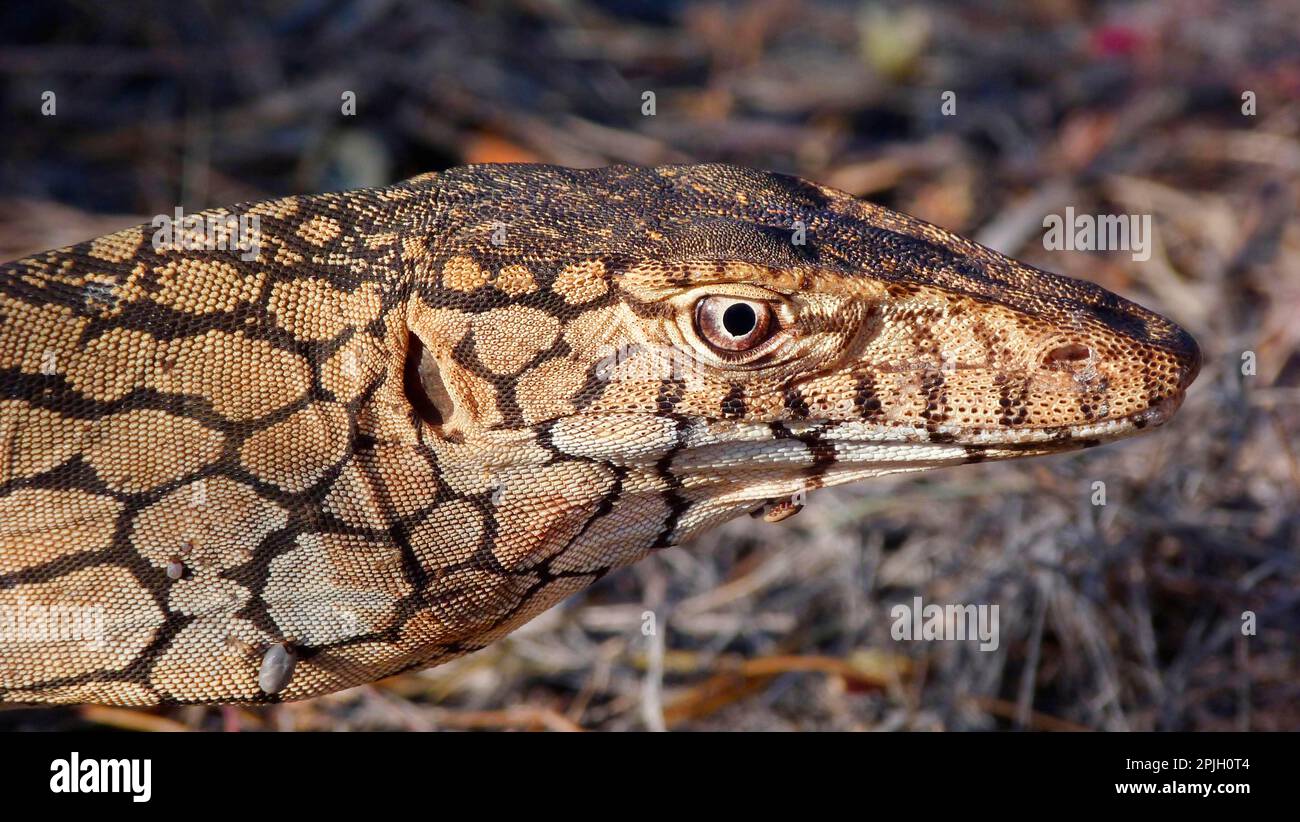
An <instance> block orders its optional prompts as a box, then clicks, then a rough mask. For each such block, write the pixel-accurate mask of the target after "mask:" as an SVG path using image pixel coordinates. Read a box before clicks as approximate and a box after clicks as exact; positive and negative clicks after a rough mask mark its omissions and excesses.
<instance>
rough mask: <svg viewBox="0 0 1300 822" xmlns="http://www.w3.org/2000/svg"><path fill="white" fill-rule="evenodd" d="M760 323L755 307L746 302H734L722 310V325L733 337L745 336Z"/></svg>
mask: <svg viewBox="0 0 1300 822" xmlns="http://www.w3.org/2000/svg"><path fill="white" fill-rule="evenodd" d="M756 325H758V315H756V314H755V313H754V307H753V306H752V305H747V304H745V303H732V304H731V305H730V306H728V307H727V310H726V311H724V312H722V327H723V328H725V329H727V333H728V334H730V335H731V336H733V337H743V336H745V335H746V334H748V333H749V332H751V331H753V330H754V326H756Z"/></svg>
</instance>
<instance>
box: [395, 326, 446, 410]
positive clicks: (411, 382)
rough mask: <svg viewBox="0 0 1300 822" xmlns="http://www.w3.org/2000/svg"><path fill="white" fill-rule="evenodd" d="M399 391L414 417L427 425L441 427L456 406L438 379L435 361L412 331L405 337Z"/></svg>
mask: <svg viewBox="0 0 1300 822" xmlns="http://www.w3.org/2000/svg"><path fill="white" fill-rule="evenodd" d="M402 391H403V392H404V393H405V394H406V400H407V402H409V403H410V404H411V408H412V409H414V410H415V413H416V416H418V417H419V418H420V419H421V420H423V421H424V422H425V423H427V424H428V425H432V426H442V425H444V424H445V423H446V422H447V420H449V419H451V415H452V414H453V413H455V411H456V404H455V403H454V402H453V401H452V399H451V394H450V393H449V392H448V391H447V385H446V383H444V382H443V380H442V369H441V368H440V367H439V366H438V360H437V358H436V357H434V356H433V353H432V352H430V351H429V349H428V348H427V347H425V345H424V343H423V342H422V341H421V340H420V338H419V337H417V336H416V335H415V333H414V332H409V333H408V335H407V343H406V362H405V363H403V366H402Z"/></svg>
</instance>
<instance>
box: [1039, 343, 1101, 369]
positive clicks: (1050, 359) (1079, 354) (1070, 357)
mask: <svg viewBox="0 0 1300 822" xmlns="http://www.w3.org/2000/svg"><path fill="white" fill-rule="evenodd" d="M1091 356H1092V349H1091V348H1089V347H1088V346H1086V345H1080V344H1079V343H1066V344H1065V345H1058V346H1056V347H1055V348H1053V349H1052V350H1051V351H1048V352H1047V355H1046V356H1045V357H1044V358H1043V361H1044V362H1046V363H1047V364H1048V365H1055V364H1056V363H1063V362H1079V361H1080V360H1086V359H1088V358H1089V357H1091Z"/></svg>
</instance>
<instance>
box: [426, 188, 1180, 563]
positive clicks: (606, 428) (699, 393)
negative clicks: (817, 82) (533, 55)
mask: <svg viewBox="0 0 1300 822" xmlns="http://www.w3.org/2000/svg"><path fill="white" fill-rule="evenodd" d="M456 173H458V174H460V175H462V177H463V179H461V180H459V183H460V184H459V185H457V186H455V187H454V188H455V190H456V191H458V192H460V193H459V194H457V195H455V196H452V197H449V198H448V199H447V200H446V201H444V203H443V205H444V207H445V209H444V212H443V214H444V219H446V220H448V221H449V222H450V223H451V224H452V226H453V228H452V229H451V230H450V231H443V232H442V235H443V236H447V237H451V238H453V239H452V240H450V241H449V242H445V243H444V244H443V245H441V246H440V247H438V248H437V249H436V250H435V253H434V254H433V255H431V257H430V260H431V262H430V265H429V271H428V273H427V274H426V276H425V277H423V278H422V279H421V282H425V283H428V287H426V288H425V289H424V290H423V292H422V294H421V296H422V299H421V300H420V301H418V303H417V304H418V305H419V310H418V311H417V312H416V313H415V316H414V319H413V328H414V329H415V331H416V333H417V335H419V336H421V338H423V337H426V336H428V337H431V338H432V339H434V340H441V342H435V343H434V349H437V350H435V351H434V354H433V355H431V356H433V357H434V359H436V364H435V366H436V367H435V368H432V369H430V370H429V372H428V373H432V372H433V371H436V372H437V374H438V375H439V376H438V379H437V380H436V381H435V382H436V383H437V385H436V386H435V387H436V391H437V392H438V393H439V394H440V395H445V396H446V397H447V401H448V404H447V411H448V419H449V425H448V427H447V430H448V431H453V432H455V433H454V434H453V436H468V437H470V438H473V436H474V434H473V432H475V431H491V432H495V433H494V436H497V437H509V436H517V435H525V436H527V437H529V438H532V439H534V440H535V441H536V442H537V443H538V452H539V453H542V452H546V453H549V454H550V455H551V456H549V457H547V458H548V459H553V458H554V459H570V458H572V459H584V460H592V461H597V462H601V463H604V464H607V465H610V466H614V467H616V469H617V473H618V476H619V477H620V479H619V482H620V483H621V484H622V485H623V486H625V487H631V486H633V485H637V484H639V485H640V486H644V487H645V488H648V489H651V490H652V491H653V492H655V493H668V494H669V495H670V497H671V507H674V508H676V509H677V515H676V519H675V520H674V522H673V523H671V525H669V526H666V528H667V532H670V533H667V536H668V537H669V539H668V540H667V541H676V540H677V539H679V538H681V537H684V536H686V535H688V534H689V533H691V532H693V531H695V530H698V528H699V527H701V526H704V525H708V524H712V523H715V522H718V521H720V520H722V519H726V518H728V517H730V516H734V515H735V514H736V513H737V512H739V511H741V510H746V509H752V508H753V507H754V506H755V504H757V503H759V502H761V501H763V500H767V499H772V498H779V497H784V496H789V495H791V494H795V493H797V492H799V491H801V490H805V489H809V488H816V487H821V486H827V485H835V484H841V483H845V482H850V481H853V480H857V479H861V478H865V477H870V476H876V475H880V474H885V473H893V472H900V471H915V470H924V469H928V468H934V467H939V466H944V465H954V464H961V463H968V462H977V461H983V460H991V459H1005V458H1011V457H1019V456H1028V455H1035V454H1046V453H1052V452H1057V451H1063V450H1069V449H1075V448H1081V447H1087V446H1091V445H1095V444H1098V443H1101V442H1104V441H1108V440H1112V439H1118V438H1121V437H1124V436H1127V435H1130V434H1133V433H1135V432H1137V431H1140V430H1142V429H1144V428H1148V427H1152V426H1156V425H1159V424H1161V423H1163V422H1165V421H1166V420H1168V419H1169V417H1170V416H1171V415H1172V414H1173V412H1174V411H1175V410H1176V409H1177V408H1178V406H1179V404H1180V403H1181V401H1182V398H1183V394H1184V391H1185V390H1186V388H1187V387H1188V385H1189V384H1190V383H1191V381H1192V380H1193V379H1194V378H1195V376H1196V373H1197V370H1198V368H1199V361H1200V354H1199V351H1198V349H1197V346H1196V343H1195V342H1194V341H1193V340H1192V338H1191V337H1190V336H1189V335H1188V334H1187V333H1186V332H1184V331H1183V330H1182V329H1180V328H1178V327H1177V326H1176V325H1174V324H1173V323H1171V322H1169V321H1168V320H1166V319H1164V318H1163V317H1160V316H1159V315H1157V314H1154V313H1152V312H1150V311H1147V310H1146V309H1144V308H1142V307H1140V306H1138V305H1135V304H1134V303H1131V302H1129V301H1127V300H1124V299H1122V298H1120V297H1118V296H1116V295H1114V294H1112V293H1110V292H1108V291H1106V290H1104V289H1102V288H1100V287H1099V286H1096V285H1093V284H1091V283H1088V282H1083V281H1078V280H1073V279H1069V278H1065V277H1060V276H1056V275H1053V274H1049V273H1046V272H1043V271H1039V270H1037V269H1034V268H1032V267H1030V266H1027V265H1024V264H1021V263H1018V262H1016V261H1014V260H1011V259H1009V258H1007V257H1005V256H1003V255H1001V254H998V253H996V252H994V251H991V250H989V249H987V248H984V247H982V246H980V245H978V244H976V243H973V242H971V241H968V240H965V239H962V238H960V237H957V236H955V235H953V234H950V233H948V232H946V231H944V230H942V229H939V228H937V227H935V226H932V225H929V224H926V223H924V222H921V221H919V220H915V219H913V218H910V217H907V216H905V215H901V214H897V213H894V212H891V211H888V210H886V209H883V208H880V207H878V206H874V205H871V204H868V203H865V202H862V201H859V200H857V199H855V198H853V197H851V196H849V195H847V194H844V193H841V192H837V191H834V190H831V189H827V188H823V187H820V186H817V185H814V184H812V183H808V182H805V181H803V180H800V179H797V178H793V177H787V176H783V175H777V174H767V173H762V172H755V171H751V170H748V169H742V168H735V167H730V166H722V165H707V166H670V167H664V168H658V169H636V168H610V169H599V170H592V171H574V170H569V169H556V168H550V167H539V166H518V167H514V168H512V169H511V171H510V173H508V174H502V173H501V167H491V172H490V173H488V172H487V171H485V170H484V167H468V168H466V169H460V170H457V172H456ZM560 203H563V206H561V205H559V204H560ZM421 329H425V330H427V333H425V332H424V331H422V330H421ZM449 329H450V330H449Z"/></svg>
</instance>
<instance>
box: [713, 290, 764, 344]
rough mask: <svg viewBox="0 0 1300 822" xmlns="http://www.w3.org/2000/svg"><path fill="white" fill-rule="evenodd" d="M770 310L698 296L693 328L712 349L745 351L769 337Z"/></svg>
mask: <svg viewBox="0 0 1300 822" xmlns="http://www.w3.org/2000/svg"><path fill="white" fill-rule="evenodd" d="M774 326H775V323H773V322H772V307H771V306H770V305H768V304H767V303H764V302H758V301H756V300H744V299H739V298H737V297H723V296H717V295H714V296H709V297H702V298H701V299H700V301H699V302H697V303H696V304H695V329H696V331H697V332H698V333H699V335H700V336H701V337H703V338H704V339H705V341H707V342H708V343H709V345H711V346H713V347H714V348H720V349H722V350H723V351H748V350H750V349H751V348H754V347H755V346H757V345H759V344H760V343H762V342H764V341H765V340H767V338H768V337H770V336H772V330H773V327H774Z"/></svg>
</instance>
